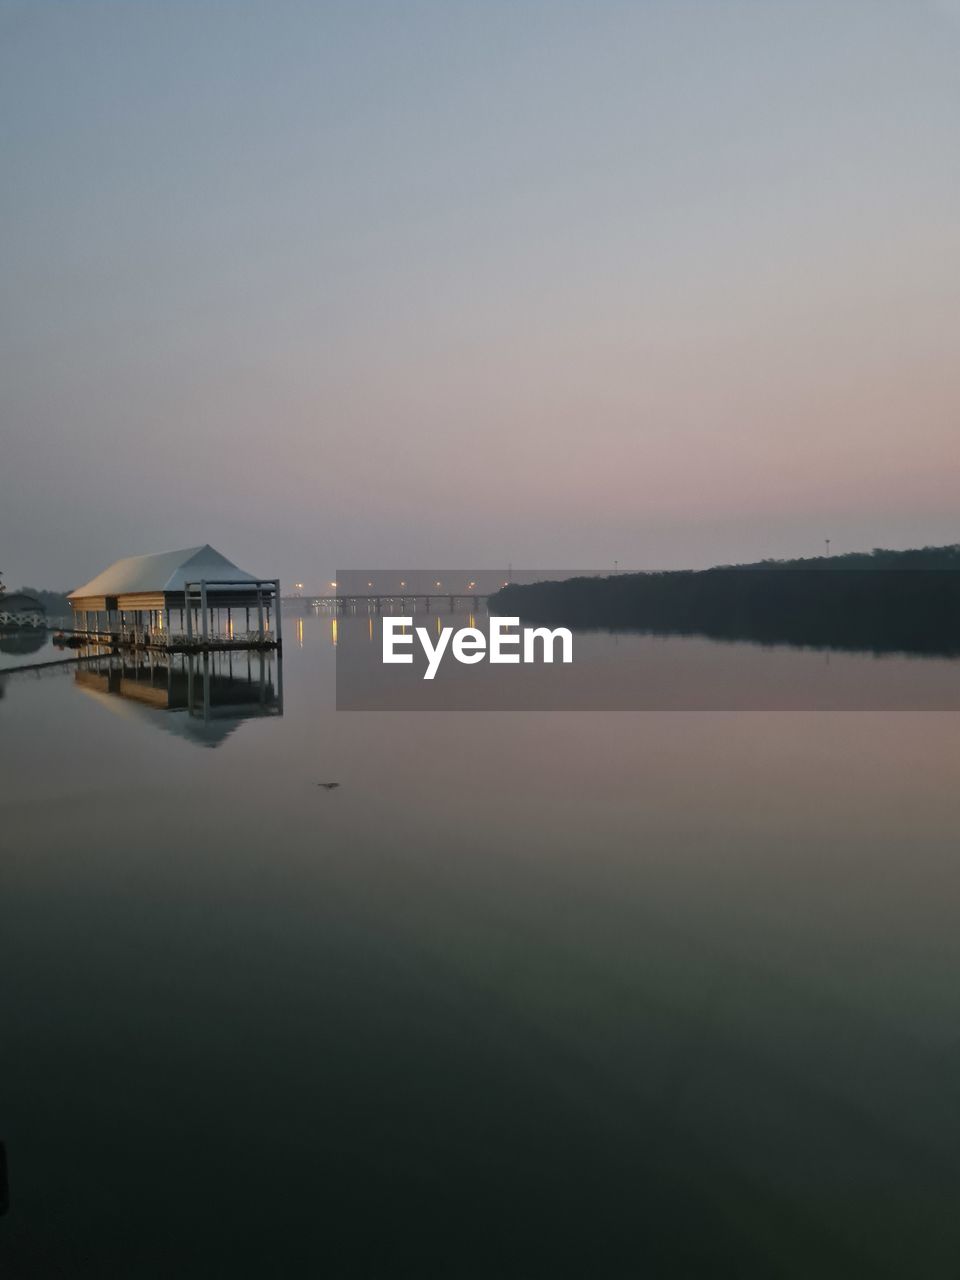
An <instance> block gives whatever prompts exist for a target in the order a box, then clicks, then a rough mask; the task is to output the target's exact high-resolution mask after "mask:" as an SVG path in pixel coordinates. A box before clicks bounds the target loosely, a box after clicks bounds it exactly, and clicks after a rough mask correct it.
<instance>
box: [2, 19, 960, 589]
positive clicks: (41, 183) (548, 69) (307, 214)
mask: <svg viewBox="0 0 960 1280" xmlns="http://www.w3.org/2000/svg"><path fill="white" fill-rule="evenodd" d="M958 54H960V0H958V2H957V3H954V2H953V0H822V2H821V0H630V2H629V3H627V2H620V0H582V2H581V3H576V4H572V3H565V2H564V0H543V2H541V0H469V2H467V0H434V2H432V3H420V2H418V0H403V2H402V3H401V2H398V0H385V2H383V3H377V2H376V0H361V2H359V3H358V2H357V0H344V2H343V3H322V2H320V0H311V3H302V4H300V3H291V2H289V0H261V2H259V3H242V2H241V0H231V2H230V3H227V2H222V3H221V2H217V0H180V2H178V0H162V3H161V2H160V0H155V2H154V3H150V2H149V0H126V2H123V3H121V2H119V0H117V2H115V3H93V2H92V0H69V2H66V0H65V2H64V3H53V2H52V0H40V2H38V0H28V2H25V3H13V2H11V0H0V174H2V181H0V296H2V299H3V305H2V308H0V569H2V570H3V571H4V576H5V581H6V583H7V585H8V587H17V586H20V585H22V584H29V585H33V586H36V587H44V588H49V589H66V588H71V587H73V586H76V585H78V584H79V583H81V582H83V581H85V580H87V579H88V578H90V577H92V576H93V575H94V574H95V573H96V572H97V571H99V570H100V569H101V568H102V567H103V566H104V565H106V564H108V563H110V562H111V561H113V560H115V559H117V558H118V557H120V556H124V555H132V554H138V553H142V552H152V551H161V550H166V549H171V548H176V547H180V546H190V545H194V544H197V543H204V542H210V543H212V544H213V545H214V546H216V547H217V548H218V549H219V550H221V551H222V552H224V554H226V555H227V556H229V557H230V558H231V559H233V560H235V561H237V562H238V563H240V564H241V565H242V566H243V567H245V568H248V569H250V570H251V571H253V572H256V573H259V574H263V575H266V576H277V575H279V576H280V577H281V578H282V579H283V580H284V582H292V581H294V580H301V581H304V582H305V583H306V584H307V586H308V588H309V587H310V586H311V585H314V584H321V583H323V582H324V581H326V580H328V579H329V578H330V577H331V576H332V575H333V573H335V572H336V570H337V569H338V568H350V567H363V566H365V565H378V566H384V567H387V566H396V567H411V568H412V567H417V566H423V567H436V568H443V567H445V566H455V565H458V564H470V565H476V566H481V565H489V566H491V567H495V566H499V565H504V564H506V563H508V562H512V564H514V565H516V566H525V567H528V568H530V567H544V568H546V567H561V566H563V567H570V568H599V567H603V566H607V565H609V566H612V565H613V562H614V561H615V560H616V561H618V562H619V565H620V567H621V568H625V567H637V568H669V567H680V566H687V565H689V566H699V565H706V564H711V563H717V562H721V563H722V562H734V561H737V560H753V559H757V558H760V557H764V556H794V555H816V554H819V553H820V552H821V550H822V549H823V541H824V539H825V538H827V537H829V538H831V539H832V547H833V550H834V551H843V550H852V549H863V548H870V547H873V546H894V547H902V546H911V545H923V544H928V543H944V542H956V541H960V502H958V463H960V360H958V359H957V345H958V344H957V338H958V324H957V316H958V314H960V310H958V303H960V217H958V214H960V147H958V146H957V139H958V137H960V76H958V75H957V66H958Z"/></svg>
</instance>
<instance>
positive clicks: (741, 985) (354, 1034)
mask: <svg viewBox="0 0 960 1280" xmlns="http://www.w3.org/2000/svg"><path fill="white" fill-rule="evenodd" d="M286 633H287V641H286V651H285V655H284V662H283V673H282V698H283V715H282V716H280V715H278V714H276V711H277V710H278V700H279V696H280V694H281V688H280V681H279V679H278V673H277V672H276V671H275V669H273V668H268V669H267V670H265V672H264V674H263V678H262V679H261V676H260V672H259V670H258V669H254V671H253V672H252V674H251V684H249V685H247V684H246V672H245V669H244V670H239V671H236V670H235V671H234V672H233V673H230V672H226V673H224V672H223V671H222V670H218V671H217V672H215V673H214V675H216V677H217V679H216V680H214V679H213V677H211V681H210V692H209V698H208V701H209V704H210V705H209V718H208V720H207V721H203V720H202V719H201V718H199V717H196V716H195V717H190V716H188V715H187V713H186V712H185V711H169V710H164V705H165V699H166V700H167V702H173V703H174V704H176V703H177V702H178V701H182V694H183V681H182V680H181V679H180V678H178V679H177V680H171V681H170V683H169V685H168V683H167V681H166V679H165V677H163V678H159V677H158V676H157V675H156V673H154V676H153V678H150V677H149V676H145V675H143V673H140V674H139V675H138V676H136V678H134V675H133V673H129V674H128V675H124V676H122V677H121V675H120V674H115V675H114V676H111V675H110V673H109V672H107V671H106V670H105V669H104V670H103V671H101V672H87V673H86V674H84V675H79V674H78V672H77V670H75V669H72V668H64V669H62V670H61V671H58V672H56V673H55V674H49V673H44V674H43V675H42V677H37V676H29V675H16V676H10V677H8V678H6V681H5V684H4V689H3V698H2V700H0V800H2V807H0V841H2V846H3V853H2V857H0V972H2V974H3V975H4V979H5V980H4V982H3V997H2V1009H3V1021H2V1035H0V1139H2V1140H3V1142H4V1143H5V1145H6V1152H7V1163H8V1166H9V1181H10V1208H9V1212H8V1214H7V1215H6V1216H5V1217H3V1218H0V1273H2V1274H3V1276H4V1277H21V1276H22V1277H31V1278H32V1277H47V1276H90V1277H97V1278H98V1280H101V1278H107V1280H113V1278H114V1277H117V1278H119V1280H126V1278H128V1277H131V1278H138V1277H164V1278H165V1280H167V1278H169V1277H171V1276H177V1277H204V1278H206V1277H220V1276H223V1277H237V1276H257V1277H263V1276H271V1277H272V1276H294V1277H300V1276H304V1277H308V1276H320V1275H322V1276H331V1277H341V1276H342V1277H397V1276H402V1277H406V1276H416V1277H453V1278H459V1277H483V1278H487V1277H501V1276H503V1277H536V1278H537V1280H539V1277H555V1276H577V1277H638V1276H655V1277H660V1276H664V1277H670V1278H671V1280H673V1278H674V1277H679V1278H681V1280H685V1278H686V1277H690V1276H696V1277H699V1276H705V1277H711V1280H712V1278H714V1277H727V1276H730V1277H734V1276H736V1277H754V1276H756V1277H762V1278H764V1280H766V1278H768V1277H781V1276H782V1277H798V1278H801V1280H809V1278H810V1277H812V1276H816V1277H818V1278H820V1277H843V1278H844V1280H849V1277H860V1276H864V1277H871V1278H873V1277H885V1276H890V1277H897V1278H898V1280H900V1278H902V1277H904V1276H918V1277H924V1280H937V1278H939V1277H955V1276H956V1275H957V1274H958V1264H957V1258H958V1256H960V1226H958V1224H957V1214H956V1203H957V1196H958V1192H960V1145H958V1140H960V1089H958V1083H957V1082H958V1079H960V930H958V928H957V919H958V910H960V873H958V865H957V863H958V857H960V848H958V837H957V832H958V831H960V787H958V785H957V784H958V775H960V753H958V747H960V716H957V715H956V714H953V713H949V712H947V713H933V712H930V713H919V712H905V711H901V712H882V713H881V712H873V713H868V712H860V713H855V712H852V713H844V712H819V713H815V712H763V713H740V714H724V713H720V712H711V713H705V712H704V713H697V712H684V713H677V712H674V713H670V712H647V713H630V714H614V713H609V712H608V713H602V712H596V713H590V712H580V713H561V712H553V713H551V712H542V713H537V712H526V713H497V712H491V713H450V712H447V713H442V712H438V713H421V714H409V715H397V714H389V713H375V712H367V713H355V714H350V713H340V714H335V713H334V711H333V709H332V708H333V698H334V691H333V652H334V651H333V649H332V647H331V644H330V621H329V619H322V618H313V617H310V618H307V619H306V620H305V621H304V623H303V626H302V628H296V627H295V626H294V624H293V623H292V621H290V620H288V622H287V623H286ZM594 642H595V643H597V644H602V643H608V644H611V645H612V644H614V643H615V641H614V639H613V638H612V637H608V638H606V640H604V639H603V638H595V639H594V641H593V642H592V643H594ZM662 643H668V644H669V643H671V642H662ZM676 643H677V644H680V643H682V642H676ZM244 661H245V660H244ZM862 662H863V663H864V664H867V663H870V662H871V659H868V658H864V659H862ZM871 670H875V668H871ZM927 670H929V669H927ZM951 675H952V673H951ZM852 678H853V677H852ZM871 678H872V677H871ZM945 678H946V677H945ZM121 679H122V680H123V683H124V684H125V686H126V687H125V688H124V687H121ZM198 688H199V689H200V691H201V698H202V680H201V681H200V684H199V685H197V686H195V687H194V694H196V690H197V689H198ZM240 717H243V718H240ZM191 722H192V723H191ZM321 782H338V783H339V784H340V785H339V786H338V787H336V788H334V789H329V790H328V789H324V788H322V787H320V786H318V783H321Z"/></svg>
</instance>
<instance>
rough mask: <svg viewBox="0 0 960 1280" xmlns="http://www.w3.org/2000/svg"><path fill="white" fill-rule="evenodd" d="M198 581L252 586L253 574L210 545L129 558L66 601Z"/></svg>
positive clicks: (171, 587)
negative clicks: (223, 581)
mask: <svg viewBox="0 0 960 1280" xmlns="http://www.w3.org/2000/svg"><path fill="white" fill-rule="evenodd" d="M201 578H208V579H213V578H215V579H218V580H225V581H228V582H236V583H253V582H256V581H257V579H256V578H255V577H254V576H253V574H252V573H247V572H246V571H245V570H244V569H238V568H237V566H236V565H235V564H234V563H233V561H232V560H228V559H227V557H226V556H223V555H221V554H220V552H219V551H215V550H214V548H213V547H211V546H210V544H209V543H206V544H205V545H204V546H202V547H186V548H184V550H182V551H161V552H159V553H158V554H156V555H150V556H128V557H127V558H126V559H125V560H117V561H116V562H115V563H114V564H112V565H110V567H109V569H104V570H103V572H102V573H98V574H97V576H96V577H95V578H91V579H90V581H89V582H87V583H84V585H83V586H82V587H77V588H76V590H74V591H71V592H70V594H69V597H68V599H71V600H72V599H74V598H82V597H85V596H126V595H136V594H137V593H138V592H154V593H158V592H161V591H183V589H184V586H185V585H186V583H187V582H199V581H200V579H201Z"/></svg>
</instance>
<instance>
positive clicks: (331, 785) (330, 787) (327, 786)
mask: <svg viewBox="0 0 960 1280" xmlns="http://www.w3.org/2000/svg"><path fill="white" fill-rule="evenodd" d="M339 785H340V783H339V782H318V783H317V786H318V787H323V789H324V791H334V790H335V789H336V788H337V787H339Z"/></svg>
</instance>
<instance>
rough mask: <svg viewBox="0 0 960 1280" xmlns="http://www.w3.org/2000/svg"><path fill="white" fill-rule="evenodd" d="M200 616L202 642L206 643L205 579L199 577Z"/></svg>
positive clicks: (207, 624) (207, 623)
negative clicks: (201, 621)
mask: <svg viewBox="0 0 960 1280" xmlns="http://www.w3.org/2000/svg"><path fill="white" fill-rule="evenodd" d="M200 616H201V618H202V619H203V643H204V645H206V643H207V638H208V636H209V629H208V628H209V619H208V616H207V581H206V579H205V578H201V579H200Z"/></svg>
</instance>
